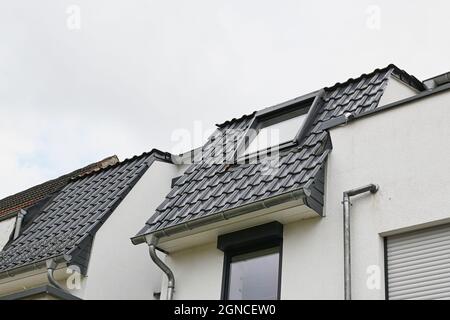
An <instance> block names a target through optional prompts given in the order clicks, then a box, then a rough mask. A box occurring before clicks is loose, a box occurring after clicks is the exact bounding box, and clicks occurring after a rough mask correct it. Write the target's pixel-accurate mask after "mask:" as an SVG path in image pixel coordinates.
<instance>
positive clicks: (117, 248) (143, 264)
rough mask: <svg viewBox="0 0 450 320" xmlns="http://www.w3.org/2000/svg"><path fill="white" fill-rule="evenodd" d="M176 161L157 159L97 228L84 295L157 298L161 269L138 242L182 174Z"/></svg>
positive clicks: (146, 249)
mask: <svg viewBox="0 0 450 320" xmlns="http://www.w3.org/2000/svg"><path fill="white" fill-rule="evenodd" d="M180 174H181V172H179V170H178V168H177V167H176V166H174V165H171V164H167V163H163V162H159V161H155V162H154V163H153V164H152V166H151V167H150V168H149V169H148V170H147V172H146V173H145V174H144V175H143V177H142V178H141V179H140V180H139V182H138V183H137V184H136V185H135V186H134V188H133V189H132V190H131V191H130V193H129V194H128V195H127V196H126V197H125V199H124V200H123V201H122V202H121V203H120V205H119V206H118V207H117V208H116V210H115V211H114V212H113V214H112V215H111V216H110V217H109V218H108V220H107V221H106V223H105V224H104V225H103V226H102V227H101V228H100V229H99V231H98V232H97V234H96V236H95V239H94V243H93V248H92V252H91V258H90V262H89V268H88V277H87V280H86V286H85V289H84V293H83V294H82V295H81V296H82V298H84V299H154V297H153V293H154V292H158V291H159V290H160V288H161V277H162V274H161V271H160V270H159V269H158V268H157V267H156V266H155V265H154V264H153V263H152V261H151V260H150V257H149V255H148V247H147V245H145V244H143V245H139V246H134V245H133V244H132V243H131V241H130V237H132V236H133V235H135V234H136V232H137V231H139V230H140V229H141V228H142V226H143V225H144V224H145V222H146V221H147V219H148V217H149V216H150V215H152V214H153V212H154V211H155V209H156V207H157V206H158V205H159V204H160V203H161V199H164V197H165V195H166V194H167V193H168V192H169V191H170V184H171V179H172V178H173V177H176V176H178V175H180Z"/></svg>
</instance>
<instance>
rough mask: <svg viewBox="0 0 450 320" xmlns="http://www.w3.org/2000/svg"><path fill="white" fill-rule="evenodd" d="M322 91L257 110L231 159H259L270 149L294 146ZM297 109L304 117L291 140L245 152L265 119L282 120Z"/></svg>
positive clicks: (276, 121)
mask: <svg viewBox="0 0 450 320" xmlns="http://www.w3.org/2000/svg"><path fill="white" fill-rule="evenodd" d="M323 93H324V90H323V89H322V90H319V91H314V92H312V93H309V94H306V95H303V96H301V97H298V98H295V99H292V100H289V101H286V102H284V103H281V104H279V105H276V106H273V107H269V108H266V109H264V110H261V111H258V112H257V113H256V114H255V116H254V118H253V120H252V122H251V123H250V125H249V127H248V128H247V131H246V132H245V134H244V136H243V138H242V139H241V140H240V141H239V142H237V146H236V149H235V152H234V155H233V157H232V158H233V161H235V162H243V163H249V161H250V159H254V158H256V159H258V160H259V159H260V158H261V157H265V156H266V155H269V156H270V151H274V152H278V151H282V150H286V149H290V148H292V147H294V146H296V145H297V144H298V143H299V142H300V141H301V139H302V138H303V136H304V135H305V132H306V131H307V128H308V127H309V126H310V125H311V124H312V121H313V120H314V119H313V118H314V117H312V116H311V114H315V112H316V109H318V107H319V105H320V103H319V102H320V100H321V98H322V96H323ZM299 110H302V111H304V114H306V119H305V121H304V123H303V125H302V127H301V128H299V130H298V131H297V134H296V135H295V137H293V138H292V140H289V141H287V142H284V143H281V144H280V145H279V146H278V147H276V146H272V147H269V148H267V149H263V150H258V151H256V152H253V153H251V154H245V150H246V149H247V148H248V146H249V145H250V143H251V142H252V141H253V139H255V138H256V136H257V135H258V133H259V130H260V129H261V128H262V127H263V126H264V123H267V121H271V122H274V123H280V122H283V121H285V120H287V119H288V118H286V115H289V114H290V113H292V112H295V111H299ZM255 132H256V134H255Z"/></svg>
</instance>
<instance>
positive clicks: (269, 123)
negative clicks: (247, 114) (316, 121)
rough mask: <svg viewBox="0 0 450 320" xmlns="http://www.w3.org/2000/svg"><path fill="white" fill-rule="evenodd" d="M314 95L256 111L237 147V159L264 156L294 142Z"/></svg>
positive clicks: (292, 144) (297, 137) (312, 103)
mask: <svg viewBox="0 0 450 320" xmlns="http://www.w3.org/2000/svg"><path fill="white" fill-rule="evenodd" d="M315 98H316V93H313V94H310V95H307V96H305V97H300V98H297V99H294V100H292V101H288V102H286V103H283V104H281V105H278V106H275V107H271V108H268V109H265V110H262V111H260V112H258V113H257V114H256V115H255V119H254V120H253V123H252V124H251V126H250V128H249V129H248V132H247V133H246V135H245V137H244V139H243V141H242V142H241V145H240V146H239V148H238V159H240V160H245V159H250V158H254V157H260V156H265V155H268V154H272V153H274V152H277V151H279V150H281V149H284V148H287V147H291V146H294V145H295V143H296V142H297V141H298V139H299V136H300V133H301V132H302V128H303V127H304V125H305V122H306V120H307V115H308V112H309V110H310V108H311V106H312V105H314V102H315Z"/></svg>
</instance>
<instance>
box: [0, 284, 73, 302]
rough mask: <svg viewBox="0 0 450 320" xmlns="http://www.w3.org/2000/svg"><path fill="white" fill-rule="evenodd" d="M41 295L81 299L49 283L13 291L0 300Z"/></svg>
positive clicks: (63, 298) (24, 298)
mask: <svg viewBox="0 0 450 320" xmlns="http://www.w3.org/2000/svg"><path fill="white" fill-rule="evenodd" d="M42 295H49V296H52V297H53V298H56V299H59V300H81V299H80V298H78V297H76V296H74V295H71V294H70V293H67V292H65V291H63V290H61V289H58V288H55V287H52V286H50V285H46V286H42V287H38V288H32V289H28V290H24V291H20V292H18V293H13V294H10V295H7V296H3V297H0V300H28V299H32V298H39V297H40V296H42Z"/></svg>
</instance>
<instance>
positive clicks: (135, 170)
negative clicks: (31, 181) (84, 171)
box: [0, 150, 167, 272]
mask: <svg viewBox="0 0 450 320" xmlns="http://www.w3.org/2000/svg"><path fill="white" fill-rule="evenodd" d="M161 154H162V153H161V152H159V151H157V150H152V151H151V152H149V153H144V154H142V155H141V156H137V157H134V158H131V159H127V160H124V161H122V162H120V163H117V164H115V165H113V166H110V167H108V168H105V169H103V170H100V171H96V172H91V173H90V174H88V175H83V176H81V177H78V178H76V179H73V180H72V181H71V182H70V183H69V184H67V185H66V186H65V187H64V188H63V189H62V190H61V191H60V192H59V193H58V194H57V195H56V196H54V198H53V199H52V200H50V201H49V203H48V204H47V205H46V206H45V207H44V209H43V210H42V212H40V214H39V215H38V216H37V217H36V218H35V219H34V220H33V221H32V223H31V224H30V226H29V227H27V228H26V229H25V230H23V232H22V234H21V235H20V236H19V237H18V238H17V239H16V240H13V241H12V242H11V243H9V244H8V245H7V246H6V247H5V248H4V250H3V251H2V252H0V272H3V271H7V270H10V269H14V268H17V267H19V266H22V265H26V264H29V263H35V262H38V261H43V260H46V259H48V258H50V257H56V256H61V255H66V256H70V257H71V258H72V260H71V261H70V262H71V263H76V264H79V265H80V267H81V268H82V271H83V272H85V271H86V268H87V259H88V256H89V251H90V246H91V242H92V239H93V236H94V235H95V232H96V231H97V229H98V228H99V227H100V226H101V225H102V223H104V221H105V220H106V219H107V218H108V217H109V215H110V214H111V213H112V211H113V210H114V209H115V208H116V207H117V205H118V204H119V203H120V202H121V200H122V199H123V198H124V197H125V196H126V195H127V193H128V192H129V191H130V190H131V188H132V187H133V186H134V184H135V183H136V182H137V181H138V180H139V178H140V177H141V176H142V175H143V174H144V172H145V171H146V170H147V168H148V167H149V166H150V165H151V163H152V161H153V160H154V159H155V158H156V157H158V158H160V159H161ZM163 156H165V155H163ZM164 160H167V157H165V158H164Z"/></svg>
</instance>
